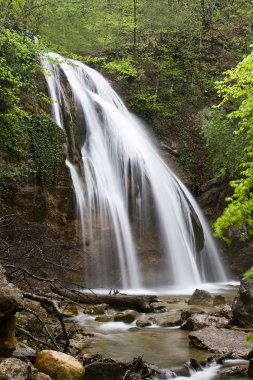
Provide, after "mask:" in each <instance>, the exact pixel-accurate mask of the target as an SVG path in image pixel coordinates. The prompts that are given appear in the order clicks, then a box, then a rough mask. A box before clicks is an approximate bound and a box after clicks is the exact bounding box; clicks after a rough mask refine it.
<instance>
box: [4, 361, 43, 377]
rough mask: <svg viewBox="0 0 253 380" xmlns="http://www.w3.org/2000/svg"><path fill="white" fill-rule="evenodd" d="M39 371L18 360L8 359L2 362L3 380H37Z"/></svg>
mask: <svg viewBox="0 0 253 380" xmlns="http://www.w3.org/2000/svg"><path fill="white" fill-rule="evenodd" d="M36 376H37V370H36V369H35V368H34V367H33V366H32V365H31V364H29V363H26V362H24V361H22V360H20V359H16V358H6V359H3V360H2V361H1V362H0V379H1V380H28V379H29V380H35V379H36Z"/></svg>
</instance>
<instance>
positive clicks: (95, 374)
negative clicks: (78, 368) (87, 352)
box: [64, 362, 123, 380]
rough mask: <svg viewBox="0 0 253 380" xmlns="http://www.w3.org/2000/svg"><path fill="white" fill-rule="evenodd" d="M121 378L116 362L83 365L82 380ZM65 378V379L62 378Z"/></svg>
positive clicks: (115, 379)
mask: <svg viewBox="0 0 253 380" xmlns="http://www.w3.org/2000/svg"><path fill="white" fill-rule="evenodd" d="M95 379H97V380H98V379H99V380H123V377H122V376H121V373H120V366H119V364H118V363H107V362H94V363H91V364H89V365H87V366H86V367H85V376H84V378H83V380H95ZM64 380H65V379H64Z"/></svg>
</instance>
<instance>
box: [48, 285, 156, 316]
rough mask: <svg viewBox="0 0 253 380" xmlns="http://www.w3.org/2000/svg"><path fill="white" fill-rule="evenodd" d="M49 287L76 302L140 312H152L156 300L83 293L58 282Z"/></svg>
mask: <svg viewBox="0 0 253 380" xmlns="http://www.w3.org/2000/svg"><path fill="white" fill-rule="evenodd" d="M51 289H52V291H53V292H55V293H56V294H59V295H61V296H63V297H66V298H68V299H69V300H71V301H74V302H78V303H80V304H91V305H98V304H101V303H106V304H108V305H109V306H111V307H114V308H116V309H134V310H137V311H140V312H146V313H147V312H152V311H153V307H152V306H151V303H152V302H157V297H156V296H147V295H143V296H139V295H138V296H137V295H127V294H121V293H117V294H114V295H111V294H95V293H87V292H86V293H83V292H80V291H78V290H74V289H66V288H63V287H62V286H60V285H58V284H54V285H51Z"/></svg>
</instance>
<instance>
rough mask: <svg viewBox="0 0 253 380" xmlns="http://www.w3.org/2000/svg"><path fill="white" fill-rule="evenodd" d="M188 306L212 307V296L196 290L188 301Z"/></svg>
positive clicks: (204, 291)
mask: <svg viewBox="0 0 253 380" xmlns="http://www.w3.org/2000/svg"><path fill="white" fill-rule="evenodd" d="M188 304H189V305H202V306H212V305H213V296H212V295H211V293H209V292H207V291H206V290H202V289H196V290H195V291H194V293H193V295H192V296H191V297H190V299H189V301H188Z"/></svg>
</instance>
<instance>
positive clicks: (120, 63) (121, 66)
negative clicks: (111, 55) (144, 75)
mask: <svg viewBox="0 0 253 380" xmlns="http://www.w3.org/2000/svg"><path fill="white" fill-rule="evenodd" d="M103 67H104V68H106V69H107V70H108V71H110V72H113V73H115V74H116V79H117V80H123V79H127V78H135V77H137V75H138V73H137V70H136V68H135V67H134V65H133V57H132V56H130V55H128V56H127V57H124V58H122V59H118V60H114V61H110V62H108V63H104V65H103Z"/></svg>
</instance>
